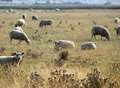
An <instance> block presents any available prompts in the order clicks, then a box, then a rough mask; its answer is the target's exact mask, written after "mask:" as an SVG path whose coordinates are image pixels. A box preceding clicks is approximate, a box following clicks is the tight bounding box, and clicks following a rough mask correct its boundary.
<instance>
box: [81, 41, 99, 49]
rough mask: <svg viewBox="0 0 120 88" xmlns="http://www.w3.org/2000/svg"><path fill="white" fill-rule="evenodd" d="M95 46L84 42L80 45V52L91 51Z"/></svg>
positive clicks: (92, 43)
mask: <svg viewBox="0 0 120 88" xmlns="http://www.w3.org/2000/svg"><path fill="white" fill-rule="evenodd" d="M96 48H97V47H96V44H95V43H94V42H84V43H82V44H81V50H87V49H88V50H91V49H96Z"/></svg>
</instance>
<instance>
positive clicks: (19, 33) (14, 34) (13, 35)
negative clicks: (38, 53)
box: [9, 30, 31, 45]
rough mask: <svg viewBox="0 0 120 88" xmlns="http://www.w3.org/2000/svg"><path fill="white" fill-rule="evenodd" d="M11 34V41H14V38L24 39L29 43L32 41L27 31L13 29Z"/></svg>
mask: <svg viewBox="0 0 120 88" xmlns="http://www.w3.org/2000/svg"><path fill="white" fill-rule="evenodd" d="M9 36H10V41H12V39H15V40H19V41H23V40H24V41H25V42H26V43H27V44H28V45H29V44H30V42H31V41H30V39H29V38H28V36H27V35H26V33H25V32H23V31H20V30H12V31H11V32H10V33H9Z"/></svg>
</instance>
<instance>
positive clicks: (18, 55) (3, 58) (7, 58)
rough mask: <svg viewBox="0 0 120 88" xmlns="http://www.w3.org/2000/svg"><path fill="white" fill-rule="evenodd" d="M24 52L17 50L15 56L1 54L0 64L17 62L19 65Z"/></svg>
mask: <svg viewBox="0 0 120 88" xmlns="http://www.w3.org/2000/svg"><path fill="white" fill-rule="evenodd" d="M23 55H24V53H21V52H16V54H15V55H13V56H0V64H10V63H11V64H12V65H14V64H17V66H19V65H20V64H21V62H22V60H23Z"/></svg>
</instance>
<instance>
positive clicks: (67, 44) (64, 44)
mask: <svg viewBox="0 0 120 88" xmlns="http://www.w3.org/2000/svg"><path fill="white" fill-rule="evenodd" d="M54 48H55V49H57V50H59V49H62V48H75V43H74V42H73V41H69V40H57V41H55V46H54Z"/></svg>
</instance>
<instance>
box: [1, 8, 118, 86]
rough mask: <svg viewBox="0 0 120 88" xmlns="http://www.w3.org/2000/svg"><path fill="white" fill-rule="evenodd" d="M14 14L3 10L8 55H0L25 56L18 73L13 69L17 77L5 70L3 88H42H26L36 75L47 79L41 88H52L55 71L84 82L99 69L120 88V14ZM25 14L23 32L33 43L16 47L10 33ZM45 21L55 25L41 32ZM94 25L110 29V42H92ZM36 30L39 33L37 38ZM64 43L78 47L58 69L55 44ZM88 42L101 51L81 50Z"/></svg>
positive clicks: (2, 31) (71, 12)
mask: <svg viewBox="0 0 120 88" xmlns="http://www.w3.org/2000/svg"><path fill="white" fill-rule="evenodd" d="M14 11H15V12H7V11H6V10H0V47H4V48H5V51H4V52H3V53H0V54H1V55H10V54H11V53H12V52H15V51H22V52H24V53H25V56H24V60H23V62H22V64H21V65H20V67H19V68H17V69H16V68H15V71H16V72H14V71H13V69H12V71H13V73H12V71H10V76H6V74H4V73H5V72H4V71H3V68H2V67H1V71H0V88H39V87H24V85H25V83H26V82H25V79H27V76H28V75H29V74H30V73H31V72H35V71H36V72H38V73H39V74H40V75H41V77H42V78H43V79H44V81H43V82H44V85H42V87H41V88H52V87H49V84H47V80H48V78H49V77H50V72H51V71H53V70H55V69H66V70H67V71H68V73H74V74H75V75H76V76H77V78H79V79H82V78H84V77H85V76H86V74H87V73H88V72H90V71H91V69H93V68H98V69H99V70H100V71H101V73H102V75H103V76H105V77H110V78H111V79H114V80H117V82H118V84H119V87H120V40H119V39H117V37H116V32H115V30H114V27H115V26H116V24H115V23H114V17H116V16H117V17H120V10H102V9H99V10H82V9H81V10H61V11H58V12H56V11H54V10H14ZM23 14H26V15H27V17H26V25H25V26H23V30H24V31H25V32H26V34H27V35H28V37H29V38H30V40H31V44H30V45H27V44H26V43H25V42H21V44H18V41H14V40H13V41H12V43H10V41H9V32H10V31H11V30H12V28H13V27H14V24H15V22H16V20H17V19H19V18H21V17H22V15H23ZM33 15H35V16H38V19H39V20H37V21H36V20H32V16H33ZM42 19H51V20H52V21H53V25H52V26H48V27H43V28H40V27H39V23H40V20H42ZM93 21H95V22H96V23H97V24H100V25H107V26H108V29H109V31H110V34H111V39H110V41H107V40H106V41H104V40H103V41H102V40H101V39H100V37H97V40H94V39H93V40H91V28H92V25H93ZM36 30H38V33H37V34H35V31H36ZM60 39H65V40H71V41H74V42H75V45H76V47H75V48H73V49H67V50H68V51H69V56H68V60H66V61H65V62H64V64H63V65H62V66H58V65H56V64H55V62H54V60H55V59H56V58H58V57H57V56H58V54H59V52H56V51H55V50H54V41H55V40H60ZM86 41H93V42H96V45H97V49H96V50H85V51H84V50H81V49H80V44H81V43H83V42H86ZM8 72H9V71H8ZM7 74H8V73H7ZM6 84H7V85H6ZM53 88H57V87H53ZM60 88H62V87H60ZM70 88H72V87H70ZM76 88H77V87H76ZM91 88H92V87H91ZM93 88H94V87H93ZM98 88H99V87H98ZM103 88H106V87H103ZM107 88H108V87H107ZM109 88H113V87H109ZM115 88H118V87H115Z"/></svg>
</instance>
